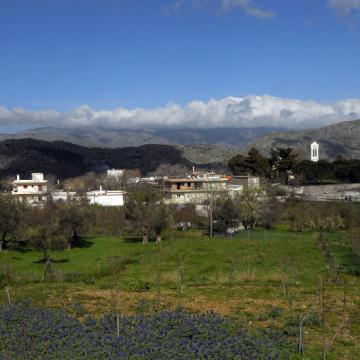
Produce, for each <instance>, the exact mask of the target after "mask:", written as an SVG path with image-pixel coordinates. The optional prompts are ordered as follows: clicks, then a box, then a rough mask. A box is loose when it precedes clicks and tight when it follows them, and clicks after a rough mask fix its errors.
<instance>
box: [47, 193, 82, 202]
mask: <svg viewBox="0 0 360 360" xmlns="http://www.w3.org/2000/svg"><path fill="white" fill-rule="evenodd" d="M50 195H51V198H52V200H53V201H55V202H58V201H59V202H67V201H72V200H74V199H76V192H75V191H64V190H54V191H51V193H50Z"/></svg>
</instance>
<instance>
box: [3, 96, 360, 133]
mask: <svg viewBox="0 0 360 360" xmlns="http://www.w3.org/2000/svg"><path fill="white" fill-rule="evenodd" d="M356 119H360V99H347V100H341V101H337V102H333V103H317V102H315V101H302V100H296V99H285V98H279V97H273V96H268V95H263V96H245V97H239V98H236V97H226V98H223V99H210V100H209V101H207V102H204V101H192V102H189V103H187V104H186V105H184V106H181V105H178V104H175V103H170V104H168V105H166V106H164V107H159V108H155V109H144V108H134V109H126V108H121V107H119V108H116V109H112V110H95V109H92V108H91V107H90V106H88V105H82V106H80V107H78V108H75V109H73V110H70V111H67V112H60V111H57V110H51V109H45V110H40V111H31V110H26V109H23V108H12V109H8V108H6V107H4V106H0V125H3V126H13V127H16V126H25V127H27V128H35V127H44V126H50V127H81V126H102V127H108V128H151V127H154V128H156V127H175V128H186V127H196V128H215V127H257V126H266V127H285V128H289V129H303V128H314V127H320V126H324V125H329V124H333V123H336V122H341V121H346V120H356Z"/></svg>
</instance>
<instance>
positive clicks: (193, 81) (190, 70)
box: [0, 0, 360, 131]
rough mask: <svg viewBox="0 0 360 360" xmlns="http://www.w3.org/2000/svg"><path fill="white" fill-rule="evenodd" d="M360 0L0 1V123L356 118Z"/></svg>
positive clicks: (293, 123)
mask: <svg viewBox="0 0 360 360" xmlns="http://www.w3.org/2000/svg"><path fill="white" fill-rule="evenodd" d="M359 70H360V0H166V1H165V0H164V1H163V0H138V1H134V0H0V130H2V131H15V130H18V129H22V128H32V127H38V126H79V125H81V126H83V125H85V126H86V125H104V126H114V127H146V126H164V125H166V126H177V127H183V126H190V127H217V126H287V127H290V128H303V127H309V126H322V125H326V124H329V123H334V122H337V121H344V120H348V119H350V120H351V119H356V118H360V81H359V77H360V72H359Z"/></svg>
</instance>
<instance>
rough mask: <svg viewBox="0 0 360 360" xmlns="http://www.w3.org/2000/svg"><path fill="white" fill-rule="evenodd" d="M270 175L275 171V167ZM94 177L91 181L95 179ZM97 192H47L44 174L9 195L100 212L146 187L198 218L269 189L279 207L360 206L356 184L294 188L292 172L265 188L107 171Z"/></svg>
mask: <svg viewBox="0 0 360 360" xmlns="http://www.w3.org/2000/svg"><path fill="white" fill-rule="evenodd" d="M309 148H310V161H311V162H312V163H317V162H318V161H319V159H320V152H319V151H320V148H319V144H318V143H317V142H316V141H313V142H312V143H311V144H310V147H309ZM272 170H276V167H275V166H274V167H273V169H272ZM94 176H95V175H94ZM97 176H98V178H97V181H96V183H97V184H98V188H94V186H95V185H94V184H92V185H90V186H89V187H91V186H92V188H89V187H88V188H87V189H85V191H84V189H82V191H76V190H77V189H76V187H74V186H71V182H70V180H65V181H63V182H62V184H60V181H59V180H57V181H56V183H55V184H52V186H50V184H49V181H48V180H47V179H46V178H45V175H44V174H43V173H35V172H34V173H32V174H31V178H30V179H21V178H20V175H17V177H16V179H14V180H12V182H11V186H12V190H11V195H12V196H14V197H15V198H17V199H20V200H21V201H22V202H24V203H26V204H29V205H31V206H43V205H44V204H45V203H46V202H48V201H53V202H69V201H79V200H80V199H86V201H87V202H88V203H89V204H91V205H98V206H103V207H122V206H124V205H125V204H126V201H127V198H128V195H129V194H131V192H133V191H136V189H137V188H138V187H141V186H144V185H145V186H150V187H154V188H157V189H158V190H159V192H161V194H162V195H161V201H162V202H163V203H164V204H166V205H179V206H184V205H194V206H196V209H197V210H198V211H199V212H200V213H201V212H202V209H203V206H204V205H207V204H208V203H209V201H210V199H211V200H214V199H216V198H219V197H226V196H229V197H230V198H232V199H235V198H236V197H239V196H240V195H241V194H242V192H243V191H244V189H251V190H254V191H256V192H258V194H259V195H262V196H263V197H264V196H266V193H267V192H268V191H269V187H272V188H275V189H276V191H277V192H278V199H279V200H280V201H284V200H285V199H286V198H289V197H290V196H293V197H296V198H298V199H303V200H307V201H360V184H358V183H352V184H345V183H344V184H330V185H307V186H303V185H302V186H300V185H298V184H296V181H295V175H294V173H293V172H292V171H291V170H288V171H287V172H286V180H285V183H283V184H281V183H276V182H275V183H272V184H269V182H266V181H265V180H264V179H262V178H261V177H260V176H259V175H251V174H249V173H248V174H246V175H245V174H244V175H228V174H227V175H225V174H217V173H215V172H209V171H197V170H196V169H195V167H194V166H193V168H192V171H191V172H189V173H188V174H184V175H182V176H170V175H166V174H165V175H163V176H146V177H141V174H140V172H139V171H138V170H134V169H132V170H128V169H108V170H106V172H105V173H103V174H99V175H97Z"/></svg>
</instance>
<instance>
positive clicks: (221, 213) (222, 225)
mask: <svg viewBox="0 0 360 360" xmlns="http://www.w3.org/2000/svg"><path fill="white" fill-rule="evenodd" d="M213 216H214V219H215V230H216V231H218V232H220V233H223V234H226V232H227V230H228V229H229V228H232V227H235V226H237V225H239V211H238V208H237V206H236V203H235V202H234V200H233V199H231V198H230V197H226V198H219V199H217V200H216V203H215V206H214V213H213Z"/></svg>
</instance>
